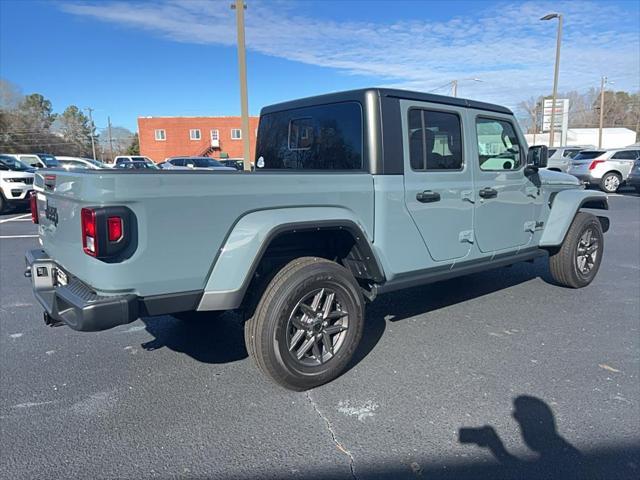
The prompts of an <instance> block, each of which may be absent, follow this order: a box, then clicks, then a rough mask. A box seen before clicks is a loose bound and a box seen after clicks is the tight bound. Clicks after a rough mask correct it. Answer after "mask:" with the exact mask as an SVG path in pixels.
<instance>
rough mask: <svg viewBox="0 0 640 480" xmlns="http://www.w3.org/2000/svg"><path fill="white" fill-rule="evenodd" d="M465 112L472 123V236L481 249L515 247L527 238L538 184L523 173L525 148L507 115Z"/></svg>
mask: <svg viewBox="0 0 640 480" xmlns="http://www.w3.org/2000/svg"><path fill="white" fill-rule="evenodd" d="M488 113H489V112H486V113H485V112H480V111H475V110H474V111H470V112H469V114H470V115H469V116H470V119H471V121H472V122H473V124H475V132H474V135H473V137H474V138H475V139H476V142H474V147H475V150H476V151H475V155H474V157H475V158H474V161H473V163H474V166H475V187H476V192H475V193H476V210H475V218H474V231H475V237H476V239H477V242H478V248H479V249H480V251H482V252H495V251H498V250H516V249H518V248H519V247H521V246H523V245H526V244H527V243H528V242H529V241H530V240H531V238H532V235H533V231H532V230H534V229H535V223H532V221H533V217H534V210H535V206H534V202H535V200H536V198H537V196H538V187H537V186H536V185H535V184H534V183H533V182H532V181H531V180H530V179H529V178H528V177H527V176H525V174H524V167H525V161H526V147H525V145H526V144H525V142H524V139H523V138H521V136H520V135H518V133H517V132H518V130H517V129H516V126H515V120H514V118H513V117H511V116H508V115H500V114H495V115H490V114H488Z"/></svg>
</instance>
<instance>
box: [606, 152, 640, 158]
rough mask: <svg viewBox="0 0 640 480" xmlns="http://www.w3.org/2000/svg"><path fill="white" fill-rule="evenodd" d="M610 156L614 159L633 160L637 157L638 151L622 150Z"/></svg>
mask: <svg viewBox="0 0 640 480" xmlns="http://www.w3.org/2000/svg"><path fill="white" fill-rule="evenodd" d="M611 158H614V159H616V160H635V159H636V158H638V153H637V152H636V151H635V150H622V151H620V152H616V153H614V154H613V156H612V157H611Z"/></svg>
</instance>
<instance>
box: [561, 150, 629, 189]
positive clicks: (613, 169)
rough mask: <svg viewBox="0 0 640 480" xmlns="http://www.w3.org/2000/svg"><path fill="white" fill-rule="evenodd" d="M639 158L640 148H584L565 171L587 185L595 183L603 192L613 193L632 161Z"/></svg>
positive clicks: (624, 177) (623, 178)
mask: <svg viewBox="0 0 640 480" xmlns="http://www.w3.org/2000/svg"><path fill="white" fill-rule="evenodd" d="M639 158H640V148H637V147H634V148H621V149H612V150H585V151H583V152H580V153H579V154H578V155H576V157H575V158H574V159H573V161H572V164H571V167H570V168H569V170H568V171H567V173H570V174H571V175H573V176H575V177H578V178H579V179H580V180H582V181H583V182H585V183H588V184H589V185H597V186H599V187H600V189H601V190H602V191H603V192H606V193H614V192H616V191H617V190H618V188H619V187H620V186H621V185H623V184H624V183H625V182H626V180H627V177H628V176H629V173H630V172H631V169H632V168H633V163H634V162H635V161H636V160H637V159H639Z"/></svg>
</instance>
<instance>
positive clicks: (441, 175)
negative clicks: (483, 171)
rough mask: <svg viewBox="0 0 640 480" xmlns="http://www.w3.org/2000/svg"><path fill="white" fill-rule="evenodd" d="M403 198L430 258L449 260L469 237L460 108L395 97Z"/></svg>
mask: <svg viewBox="0 0 640 480" xmlns="http://www.w3.org/2000/svg"><path fill="white" fill-rule="evenodd" d="M401 110H402V124H403V132H404V135H405V138H404V150H405V165H404V172H405V173H404V188H405V204H406V206H407V209H408V210H409V212H410V214H411V217H412V218H413V221H414V222H415V224H416V227H417V228H418V230H419V231H420V234H421V235H422V239H423V241H424V243H425V246H426V248H427V250H428V252H429V255H430V256H431V258H433V259H434V260H436V261H445V260H452V259H456V258H460V257H464V256H465V255H467V253H469V250H470V249H471V246H472V242H473V232H472V224H473V188H472V173H471V172H472V165H469V162H468V157H469V152H468V151H467V152H465V142H463V140H462V139H463V138H464V137H463V129H464V126H463V121H462V119H463V118H464V117H465V112H464V110H463V109H460V108H456V107H453V106H445V105H436V104H429V103H424V102H412V101H404V100H403V101H401Z"/></svg>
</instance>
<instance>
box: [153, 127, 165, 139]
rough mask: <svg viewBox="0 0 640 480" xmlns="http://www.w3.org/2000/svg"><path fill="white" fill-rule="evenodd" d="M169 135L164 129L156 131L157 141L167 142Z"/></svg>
mask: <svg viewBox="0 0 640 480" xmlns="http://www.w3.org/2000/svg"><path fill="white" fill-rule="evenodd" d="M166 139H167V134H166V132H165V131H164V130H163V129H158V130H156V140H166Z"/></svg>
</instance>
